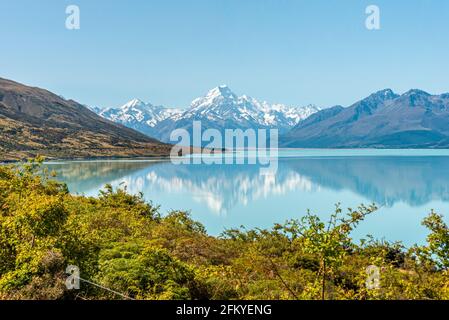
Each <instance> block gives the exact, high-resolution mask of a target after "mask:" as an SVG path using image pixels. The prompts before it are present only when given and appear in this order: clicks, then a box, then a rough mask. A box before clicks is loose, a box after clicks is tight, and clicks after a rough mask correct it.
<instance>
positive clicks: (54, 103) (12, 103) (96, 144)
mask: <svg viewBox="0 0 449 320" xmlns="http://www.w3.org/2000/svg"><path fill="white" fill-rule="evenodd" d="M169 152H170V146H169V145H166V144H162V143H160V142H159V141H157V140H155V139H152V138H150V137H148V136H146V135H144V134H142V133H139V132H137V131H135V130H132V129H130V128H127V127H125V126H122V125H120V124H117V123H114V122H112V121H109V120H107V119H105V118H103V117H100V116H98V115H97V114H96V113H94V112H92V111H91V110H89V109H88V108H87V107H85V106H83V105H81V104H79V103H77V102H75V101H73V100H66V99H64V98H62V97H60V96H58V95H56V94H53V93H51V92H49V91H47V90H44V89H40V88H35V87H29V86H26V85H23V84H20V83H17V82H14V81H11V80H7V79H2V78H0V161H5V160H20V159H23V158H27V157H34V156H36V155H44V156H47V157H53V158H74V157H80V158H86V157H134V156H161V155H168V154H169Z"/></svg>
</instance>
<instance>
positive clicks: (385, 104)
mask: <svg viewBox="0 0 449 320" xmlns="http://www.w3.org/2000/svg"><path fill="white" fill-rule="evenodd" d="M279 144H280V146H282V147H294V148H448V147H449V94H447V93H446V94H441V95H431V94H429V93H427V92H424V91H422V90H418V89H413V90H409V91H407V92H406V93H404V94H402V95H398V94H396V93H394V92H393V91H392V90H391V89H385V90H381V91H378V92H376V93H374V94H372V95H370V96H369V97H367V98H365V99H363V100H361V101H358V102H356V103H355V104H353V105H351V106H349V107H347V108H343V107H342V106H335V107H332V108H328V109H324V110H321V111H319V112H317V113H315V114H313V115H311V116H310V117H308V118H307V119H305V120H303V121H301V122H299V123H298V124H297V125H296V126H295V127H294V128H293V129H292V130H290V131H289V132H288V133H286V134H285V135H283V136H282V137H281V138H280V143H279Z"/></svg>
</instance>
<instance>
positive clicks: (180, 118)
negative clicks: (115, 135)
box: [99, 85, 320, 142]
mask: <svg viewBox="0 0 449 320" xmlns="http://www.w3.org/2000/svg"><path fill="white" fill-rule="evenodd" d="M319 110H320V108H318V107H316V106H313V105H309V106H306V107H290V106H286V105H283V104H269V103H267V102H259V101H258V100H256V99H254V98H251V97H249V96H246V95H243V96H237V95H236V94H235V93H234V92H232V90H231V89H230V88H229V87H228V86H226V85H221V86H218V87H215V88H213V89H212V90H210V91H209V92H207V94H206V95H204V96H203V97H199V98H197V99H195V100H193V101H192V103H191V104H190V107H189V108H187V109H174V108H164V107H162V106H154V105H152V104H150V103H144V102H142V101H140V100H138V99H133V100H131V101H130V102H128V103H127V104H125V105H123V106H122V107H119V108H108V109H105V110H103V111H101V112H99V114H100V115H101V116H102V117H105V118H107V119H109V120H111V121H114V122H118V123H121V124H123V125H126V126H128V127H130V128H133V129H136V130H138V131H140V132H142V133H145V134H147V135H149V136H152V137H155V138H157V139H160V140H161V141H165V142H168V141H169V136H170V133H171V132H172V131H173V130H175V129H178V128H184V129H186V130H187V131H191V130H192V124H193V121H201V124H202V126H203V128H214V129H218V130H223V129H243V130H244V129H248V128H253V129H258V128H266V129H268V128H277V129H279V131H280V132H281V133H283V132H287V131H288V130H289V129H291V128H292V127H293V126H295V125H296V124H297V123H298V122H299V121H301V120H303V119H305V118H307V117H308V116H310V115H311V114H313V113H315V112H318V111H319Z"/></svg>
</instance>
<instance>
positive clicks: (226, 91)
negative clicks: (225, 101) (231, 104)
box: [206, 84, 236, 98]
mask: <svg viewBox="0 0 449 320" xmlns="http://www.w3.org/2000/svg"><path fill="white" fill-rule="evenodd" d="M206 96H207V97H217V96H222V97H225V98H232V97H236V95H235V94H234V92H232V90H231V89H230V88H229V87H228V86H227V85H225V84H222V85H219V86H218V87H215V88H213V89H211V90H209V92H208V93H207V94H206Z"/></svg>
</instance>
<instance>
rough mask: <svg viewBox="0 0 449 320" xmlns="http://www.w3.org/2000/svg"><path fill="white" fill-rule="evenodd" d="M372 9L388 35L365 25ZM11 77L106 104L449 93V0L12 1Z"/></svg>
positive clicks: (1, 72)
mask: <svg viewBox="0 0 449 320" xmlns="http://www.w3.org/2000/svg"><path fill="white" fill-rule="evenodd" d="M69 4H76V5H78V6H79V8H80V10H81V29H80V30H67V29H66V28H65V19H66V14H65V8H66V6H67V5H69ZM370 4H375V5H377V6H379V8H380V13H381V29H380V30H375V31H370V30H367V29H366V28H365V19H366V14H365V8H366V7H367V6H368V5H370ZM0 77H5V78H9V79H13V80H16V81H19V82H23V83H26V84H30V85H35V86H39V87H44V88H46V89H49V90H51V91H53V92H55V93H58V94H61V95H63V96H65V97H66V98H73V99H75V100H77V101H79V102H82V103H85V104H89V105H95V106H100V107H108V106H118V105H121V104H123V103H125V102H126V101H128V100H130V99H131V98H134V97H137V98H140V99H142V100H145V101H149V102H152V103H154V104H162V105H167V106H181V107H182V106H187V105H188V104H189V103H190V101H191V100H192V99H193V98H195V97H197V96H199V95H202V94H204V93H205V92H207V91H208V89H210V88H212V87H214V86H217V85H219V84H228V85H229V86H230V87H231V88H232V89H233V90H234V91H235V92H236V93H237V94H244V93H245V94H248V95H250V96H253V97H255V98H258V99H264V100H267V101H269V102H280V103H286V104H291V105H304V104H308V103H314V104H317V105H319V106H323V107H326V106H331V105H336V104H341V105H349V104H351V103H353V102H355V101H356V100H358V99H360V98H363V97H364V96H366V95H368V94H370V93H372V92H374V91H377V90H380V89H383V88H387V87H388V88H392V89H393V90H395V91H397V92H399V93H402V92H404V91H406V90H408V89H410V88H420V89H424V90H426V91H429V92H431V93H442V92H449V1H447V0H409V1H405V0H395V1H380V0H370V1H364V0H304V1H301V0H189V1H187V0H158V1H156V0H145V1H144V0H142V1H140V0H133V1H124V0H114V1H110V0H71V1H64V0H41V1H33V0H27V1H25V0H14V1H13V0H9V1H7V0H0Z"/></svg>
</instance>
